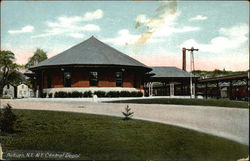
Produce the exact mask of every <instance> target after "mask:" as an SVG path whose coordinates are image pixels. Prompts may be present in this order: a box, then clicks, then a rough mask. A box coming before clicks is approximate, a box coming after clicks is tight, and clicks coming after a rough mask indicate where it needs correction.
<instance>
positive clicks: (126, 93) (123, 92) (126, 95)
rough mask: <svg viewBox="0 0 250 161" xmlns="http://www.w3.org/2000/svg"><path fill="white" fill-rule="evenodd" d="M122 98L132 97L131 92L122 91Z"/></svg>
mask: <svg viewBox="0 0 250 161" xmlns="http://www.w3.org/2000/svg"><path fill="white" fill-rule="evenodd" d="M120 97H131V94H130V92H129V91H121V92H120Z"/></svg>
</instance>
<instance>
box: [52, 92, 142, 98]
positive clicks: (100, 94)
mask: <svg viewBox="0 0 250 161" xmlns="http://www.w3.org/2000/svg"><path fill="white" fill-rule="evenodd" d="M93 95H97V97H142V96H143V93H142V92H135V91H134V92H129V91H121V92H120V91H109V92H105V91H95V92H94V93H92V92H91V91H86V92H84V93H83V92H78V91H73V92H63V91H60V92H56V93H55V94H54V97H55V98H82V97H92V96H93ZM48 96H49V98H51V97H52V93H49V94H48Z"/></svg>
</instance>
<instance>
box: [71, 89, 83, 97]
mask: <svg viewBox="0 0 250 161" xmlns="http://www.w3.org/2000/svg"><path fill="white" fill-rule="evenodd" d="M82 95H83V94H82V92H78V91H73V92H72V93H71V97H73V98H80V97H82Z"/></svg>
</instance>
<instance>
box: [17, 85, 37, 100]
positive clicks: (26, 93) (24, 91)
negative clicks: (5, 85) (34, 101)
mask: <svg viewBox="0 0 250 161" xmlns="http://www.w3.org/2000/svg"><path fill="white" fill-rule="evenodd" d="M33 96H34V94H33V90H32V89H30V88H29V87H28V86H27V85H26V84H23V83H22V84H20V85H18V86H17V98H29V97H33Z"/></svg>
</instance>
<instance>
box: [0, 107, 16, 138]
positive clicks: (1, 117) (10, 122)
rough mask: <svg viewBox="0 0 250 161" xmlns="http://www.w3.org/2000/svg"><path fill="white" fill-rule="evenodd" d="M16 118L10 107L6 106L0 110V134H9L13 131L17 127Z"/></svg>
mask: <svg viewBox="0 0 250 161" xmlns="http://www.w3.org/2000/svg"><path fill="white" fill-rule="evenodd" d="M18 123H19V122H18V118H17V116H16V115H15V114H14V113H13V112H12V107H11V105H9V104H7V105H6V106H5V107H4V108H3V109H0V130H1V132H7V133H11V132H14V131H15V128H16V127H17V125H18Z"/></svg>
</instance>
